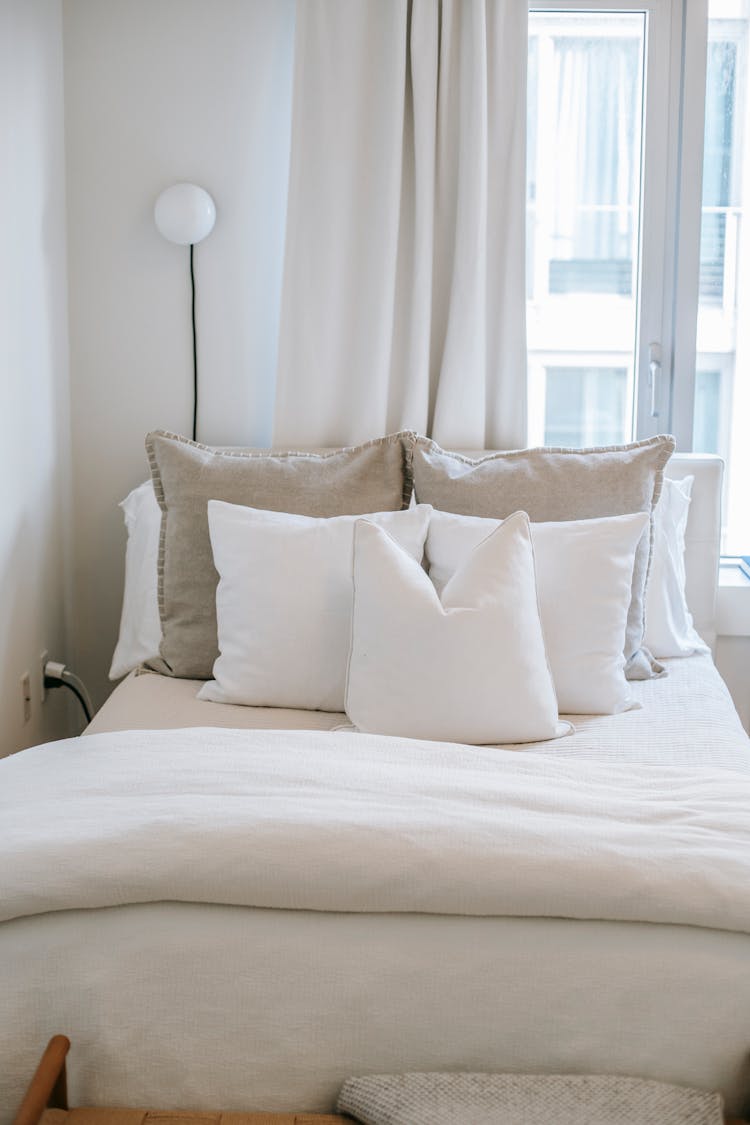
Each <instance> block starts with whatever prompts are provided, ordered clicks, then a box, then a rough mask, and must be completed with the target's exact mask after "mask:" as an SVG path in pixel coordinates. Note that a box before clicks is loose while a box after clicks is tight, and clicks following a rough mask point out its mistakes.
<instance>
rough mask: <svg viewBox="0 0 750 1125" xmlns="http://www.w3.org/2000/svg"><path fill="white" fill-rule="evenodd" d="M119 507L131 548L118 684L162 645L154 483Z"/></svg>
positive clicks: (117, 654) (114, 669) (115, 662)
mask: <svg viewBox="0 0 750 1125" xmlns="http://www.w3.org/2000/svg"><path fill="white" fill-rule="evenodd" d="M120 507H121V508H122V511H123V515H124V517H125V527H126V528H127V532H128V545H127V547H126V549H125V589H124V592H123V598H122V614H121V616H120V634H119V636H118V638H117V646H116V648H115V651H114V654H113V656H112V666H111V668H110V670H109V678H110V680H119V679H120V677H121V676H127V674H128V672H132V671H133V669H134V668H137V667H138V665H139V664H142V663H143V661H144V660H151V659H152V658H154V657H156V656H158V655H159V644H160V643H161V621H160V620H159V602H158V599H157V592H156V590H157V571H156V566H157V559H158V555H159V528H160V527H161V508H160V507H159V505H158V503H157V500H156V496H155V495H154V486H153V484H152V483H151V481H150V480H147V481H144V483H143V484H141V485H139V486H138V488H134V489H133V491H132V492H130V493H128V495H127V496H126V497H125V499H124V500H122V501H121V502H120Z"/></svg>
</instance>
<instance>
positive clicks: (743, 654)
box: [715, 591, 750, 734]
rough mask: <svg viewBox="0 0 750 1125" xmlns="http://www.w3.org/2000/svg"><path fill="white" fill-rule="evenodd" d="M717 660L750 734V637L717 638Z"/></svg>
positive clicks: (743, 723) (738, 711) (717, 664)
mask: <svg viewBox="0 0 750 1125" xmlns="http://www.w3.org/2000/svg"><path fill="white" fill-rule="evenodd" d="M749 592H750V591H749ZM715 659H716V667H717V668H718V669H719V671H720V672H721V675H722V676H723V678H724V680H725V682H726V685H727V687H728V688H729V690H730V691H731V693H732V699H733V700H734V705H735V707H736V708H737V714H738V715H739V717H740V719H741V720H742V725H743V727H744V728H745V730H746V731H747V732H748V733H749V734H750V637H740V636H735V637H721V636H720V637H717V640H716V654H715Z"/></svg>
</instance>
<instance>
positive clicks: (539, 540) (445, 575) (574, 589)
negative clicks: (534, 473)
mask: <svg viewBox="0 0 750 1125" xmlns="http://www.w3.org/2000/svg"><path fill="white" fill-rule="evenodd" d="M648 524H649V516H648V513H647V512H635V513H633V514H631V515H626V516H609V517H604V518H601V519H592V520H566V521H565V522H562V523H533V524H531V538H532V542H533V544H534V554H535V558H536V575H537V587H538V593H539V612H540V614H541V619H542V628H543V630H544V639H545V643H546V646H547V657H548V659H549V663H550V668H551V669H552V678H553V680H554V682H555V690H556V692H557V701H558V704H559V706H560V711H561V713H563V714H567V715H614V714H617V713H618V712H619V711H624V710H627V709H628V708H630V707H632V706H633V702H632V699H631V696H630V689H629V686H628V682H627V680H626V679H625V657H624V654H623V649H624V646H625V630H626V627H627V621H628V609H629V606H630V599H631V594H632V589H631V587H632V580H633V563H634V559H635V552H636V548H637V546H638V543H639V542H640V539H641V536H642V535H643V534H644V533H646V534H648V531H647V529H648ZM497 526H498V521H497V520H490V519H484V518H481V517H479V516H459V515H454V514H453V513H451V512H439V511H437V510H436V511H434V512H433V514H432V516H431V518H430V530H429V533H428V536H427V558H428V561H429V565H430V578H431V579H432V581H433V582H434V583H435V586H436V587H437V589H438V590H441V589H442V588H443V586H444V585H445V584H446V582H448V581H449V579H450V577H451V575H452V574H453V573H454V572H455V571H456V570H457V569H458V568H459V567H460V566H461V565H462V564H463V562H464V560H465V559H466V558H467V557H468V556H469V554H470V552H471V551H472V550H473V549H474V548H475V547H476V545H477V543H479V542H481V540H482V539H484V538H485V536H487V535H488V534H489V533H490V532H491V531H492V530H493V529H494V528H496V527H497Z"/></svg>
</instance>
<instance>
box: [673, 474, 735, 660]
mask: <svg viewBox="0 0 750 1125" xmlns="http://www.w3.org/2000/svg"><path fill="white" fill-rule="evenodd" d="M666 474H667V476H668V477H672V478H673V479H675V480H679V479H680V478H681V477H686V476H693V477H695V481H694V483H693V493H692V500H691V502H690V515H689V518H688V525H687V532H686V534H685V571H686V594H687V602H688V606H689V607H690V612H691V613H692V615H693V620H694V621H695V627H696V629H697V630H698V632H699V633H700V635H701V636H702V637H703V639H704V641H705V642H706V644H709V645H713V644H714V642H715V640H716V591H717V585H718V580H719V555H720V553H721V488H722V482H723V479H724V462H723V461H722V459H721V457H716V456H714V455H713V454H710V453H675V454H674V455H673V456H672V457H671V458H670V459H669V461H668V463H667V468H666Z"/></svg>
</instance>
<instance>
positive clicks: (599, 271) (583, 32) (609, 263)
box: [527, 10, 646, 445]
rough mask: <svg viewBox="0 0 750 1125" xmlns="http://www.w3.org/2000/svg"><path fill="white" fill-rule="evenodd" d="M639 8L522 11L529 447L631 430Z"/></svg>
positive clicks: (621, 435) (618, 436)
mask: <svg viewBox="0 0 750 1125" xmlns="http://www.w3.org/2000/svg"><path fill="white" fill-rule="evenodd" d="M645 20H646V17H645V14H644V13H641V12H639V13H622V12H576V11H566V12H544V11H541V10H540V11H533V12H531V14H530V16H529V83H528V90H529V94H528V98H529V104H528V136H527V143H528V158H527V160H528V164H527V168H528V174H527V254H528V263H527V264H528V269H527V287H528V290H527V296H528V309H527V316H528V348H529V442H530V444H539V443H541V442H543V441H544V442H547V443H548V444H555V445H588V444H606V443H608V442H610V441H612V442H619V441H623V440H628V439H629V438H630V437H631V436H632V432H633V417H634V387H635V346H636V298H637V293H638V280H639V274H638V270H639V217H640V200H641V131H642V130H641V119H642V114H643V66H644V48H645Z"/></svg>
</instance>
